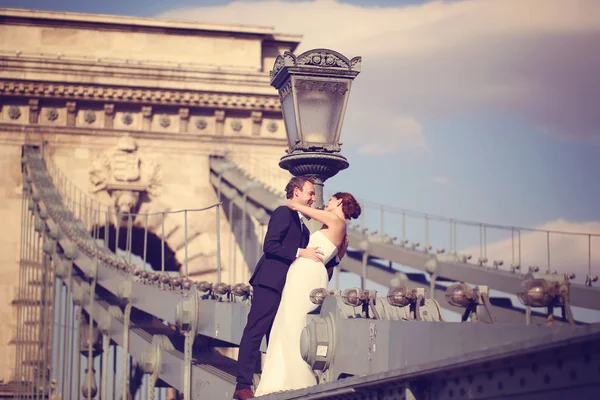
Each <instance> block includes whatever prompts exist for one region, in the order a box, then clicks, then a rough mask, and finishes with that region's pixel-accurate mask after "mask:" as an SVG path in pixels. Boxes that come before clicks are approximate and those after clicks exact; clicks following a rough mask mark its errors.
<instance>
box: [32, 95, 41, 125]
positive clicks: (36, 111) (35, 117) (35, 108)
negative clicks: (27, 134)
mask: <svg viewBox="0 0 600 400" xmlns="http://www.w3.org/2000/svg"><path fill="white" fill-rule="evenodd" d="M39 117H40V101H39V100H38V99H29V123H30V124H37V123H38V121H39Z"/></svg>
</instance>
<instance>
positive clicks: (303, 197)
mask: <svg viewBox="0 0 600 400" xmlns="http://www.w3.org/2000/svg"><path fill="white" fill-rule="evenodd" d="M296 195H297V196H296V199H297V200H298V202H299V203H302V204H304V205H307V206H309V207H310V206H312V204H313V203H314V202H315V185H313V184H312V183H311V182H304V186H302V190H296Z"/></svg>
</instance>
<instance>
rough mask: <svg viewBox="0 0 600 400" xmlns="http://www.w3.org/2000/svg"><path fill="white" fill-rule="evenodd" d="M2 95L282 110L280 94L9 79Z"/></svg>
mask: <svg viewBox="0 0 600 400" xmlns="http://www.w3.org/2000/svg"><path fill="white" fill-rule="evenodd" d="M0 95H2V96H19V97H28V98H54V99H57V98H58V99H64V100H81V101H102V102H105V103H139V104H149V105H154V104H156V105H171V106H179V107H210V108H221V109H238V110H253V111H258V110H260V111H273V112H279V111H280V110H281V105H280V102H279V97H278V96H277V95H272V96H268V95H245V94H225V93H215V92H213V93H210V92H204V91H193V90H169V89H148V88H136V87H124V86H109V85H91V84H57V83H48V82H32V81H18V80H6V79H0Z"/></svg>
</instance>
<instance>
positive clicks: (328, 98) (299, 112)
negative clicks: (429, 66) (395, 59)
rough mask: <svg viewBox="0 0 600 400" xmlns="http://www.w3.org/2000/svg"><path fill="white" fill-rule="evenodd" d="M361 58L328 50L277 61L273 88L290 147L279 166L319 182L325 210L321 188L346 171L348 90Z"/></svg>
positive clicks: (320, 202)
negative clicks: (344, 130) (344, 141)
mask: <svg viewBox="0 0 600 400" xmlns="http://www.w3.org/2000/svg"><path fill="white" fill-rule="evenodd" d="M360 64H361V57H354V58H353V59H351V60H349V59H347V58H346V57H344V56H343V55H341V54H340V53H337V52H335V51H333V50H328V49H314V50H309V51H307V52H304V53H302V54H300V55H299V56H295V55H294V54H292V53H290V52H288V51H286V52H285V53H284V54H283V55H280V56H277V59H276V60H275V65H274V66H273V71H271V86H273V87H274V88H276V89H277V90H278V91H279V97H280V99H281V109H282V111H283V119H284V122H285V129H286V132H287V136H288V144H289V147H288V149H287V155H285V156H283V157H282V158H281V161H280V162H279V166H280V167H281V168H283V169H286V170H288V171H290V173H292V174H293V175H295V176H298V175H313V176H314V177H315V183H316V184H315V191H316V202H315V207H317V208H323V183H324V182H325V180H327V179H328V178H331V177H332V176H334V175H335V174H337V173H338V172H339V171H341V170H343V169H346V168H348V165H349V164H348V160H346V158H345V157H344V156H342V155H341V154H340V150H341V143H340V142H339V139H340V133H341V130H342V122H343V120H344V113H345V111H346V105H347V104H348V96H349V95H350V86H351V84H352V81H353V80H354V78H355V77H356V76H357V75H358V74H359V73H360Z"/></svg>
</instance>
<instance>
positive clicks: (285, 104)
mask: <svg viewBox="0 0 600 400" xmlns="http://www.w3.org/2000/svg"><path fill="white" fill-rule="evenodd" d="M281 111H282V112H283V120H284V122H285V130H286V132H287V137H288V142H289V146H290V148H291V147H294V145H295V144H296V142H297V141H298V140H299V138H298V129H297V128H296V127H297V124H296V115H295V110H294V95H293V94H291V93H290V94H289V95H288V96H287V97H286V98H285V99H283V101H282V102H281Z"/></svg>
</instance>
